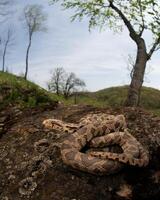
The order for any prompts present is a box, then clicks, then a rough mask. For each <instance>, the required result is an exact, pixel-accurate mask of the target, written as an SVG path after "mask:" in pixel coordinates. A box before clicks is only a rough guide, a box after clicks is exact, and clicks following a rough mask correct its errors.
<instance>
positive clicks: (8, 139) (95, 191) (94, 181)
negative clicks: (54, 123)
mask: <svg viewBox="0 0 160 200" xmlns="http://www.w3.org/2000/svg"><path fill="white" fill-rule="evenodd" d="M99 112H103V113H108V114H124V115H125V117H126V121H127V125H128V129H129V131H130V132H131V133H132V134H133V135H134V136H135V137H136V138H137V140H139V141H140V142H141V143H142V144H143V146H144V147H145V148H146V149H148V151H149V155H150V163H149V165H148V166H147V167H145V168H136V167H130V166H126V167H125V168H124V169H123V170H122V171H120V172H119V173H117V174H113V175H110V176H96V175H92V174H88V173H85V172H81V171H78V170H74V169H72V168H70V167H68V166H66V165H65V164H63V162H62V160H61V155H60V144H61V142H63V140H64V139H65V137H66V133H60V132H56V131H54V130H49V129H46V128H44V127H43V125H42V122H43V120H44V119H48V118H53V117H55V118H58V119H62V120H64V121H67V122H78V120H79V119H80V118H81V117H83V116H85V115H86V114H88V113H99ZM159 156H160V118H159V117H157V116H155V115H153V114H151V113H149V112H147V111H144V110H143V109H140V108H137V109H133V108H119V109H107V108H106V109H99V108H93V107H91V106H82V105H75V106H68V107H65V106H63V105H60V106H59V107H57V108H52V107H50V108H46V109H45V108H43V109H26V110H23V111H22V110H20V109H18V108H16V107H9V108H6V109H5V110H2V111H1V112H0V199H1V200H22V199H23V200H25V199H31V200H111V199H112V200H114V199H115V200H121V199H134V200H138V199H141V200H147V199H154V200H159V199H160V159H159Z"/></svg>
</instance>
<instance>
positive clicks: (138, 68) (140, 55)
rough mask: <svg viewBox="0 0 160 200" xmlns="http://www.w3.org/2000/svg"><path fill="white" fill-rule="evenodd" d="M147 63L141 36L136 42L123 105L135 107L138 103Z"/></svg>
mask: <svg viewBox="0 0 160 200" xmlns="http://www.w3.org/2000/svg"><path fill="white" fill-rule="evenodd" d="M146 63H147V52H146V45H145V42H144V40H143V39H142V38H140V39H139V42H138V43H137V57H136V63H135V66H134V71H133V77H132V80H131V83H130V86H129V90H128V96H127V99H126V102H125V106H131V107H136V106H138V105H139V103H140V91H141V88H142V84H143V79H144V74H145V68H146Z"/></svg>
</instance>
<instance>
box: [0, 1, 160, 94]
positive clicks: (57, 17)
mask: <svg viewBox="0 0 160 200" xmlns="http://www.w3.org/2000/svg"><path fill="white" fill-rule="evenodd" d="M13 1H14V4H12V10H13V12H12V15H11V16H10V18H9V20H8V21H7V22H5V23H3V25H2V28H1V35H2V36H3V35H4V33H5V30H7V28H8V26H11V27H12V29H13V30H14V31H13V32H14V45H13V46H12V47H10V49H9V52H8V54H7V57H6V67H7V68H8V69H9V71H10V72H12V73H15V74H18V75H19V74H22V73H24V71H25V55H26V48H27V45H28V35H27V29H26V27H25V23H24V21H23V20H21V19H22V16H23V9H24V6H25V5H26V4H41V5H43V6H44V12H46V13H47V15H48V19H47V22H46V26H47V31H46V32H38V33H35V34H34V35H33V41H32V46H31V49H30V55H29V72H28V79H29V80H31V81H34V82H35V83H37V84H39V85H40V86H42V87H44V88H46V87H47V82H48V81H49V79H50V78H51V71H52V70H54V68H56V67H63V68H64V69H65V70H66V71H67V72H74V73H75V74H76V75H77V77H79V78H81V79H82V80H84V81H85V83H86V90H89V91H97V90H100V89H104V88H108V87H111V86H118V85H126V84H129V83H130V76H129V70H128V69H127V58H128V55H129V54H131V55H135V53H136V46H135V44H134V43H133V42H132V41H131V39H130V38H129V35H128V32H127V30H126V29H124V30H123V32H122V33H120V34H119V33H113V31H111V30H109V28H106V30H104V31H99V29H94V30H92V31H91V32H89V31H88V20H87V18H85V19H84V20H82V21H81V22H79V21H74V22H71V20H70V17H71V16H72V15H73V14H74V12H73V11H72V10H65V11H64V10H63V9H62V8H61V7H60V5H59V4H55V5H50V4H49V0H13ZM146 40H147V41H149V43H150V42H151V40H150V36H149V35H147V34H146ZM0 58H1V57H0ZM159 65H160V51H159V52H156V53H155V54H154V55H153V57H152V60H151V61H150V62H149V65H148V66H147V69H146V71H147V73H146V78H145V82H144V85H145V86H149V87H154V88H158V89H160V78H159V77H160V66H159Z"/></svg>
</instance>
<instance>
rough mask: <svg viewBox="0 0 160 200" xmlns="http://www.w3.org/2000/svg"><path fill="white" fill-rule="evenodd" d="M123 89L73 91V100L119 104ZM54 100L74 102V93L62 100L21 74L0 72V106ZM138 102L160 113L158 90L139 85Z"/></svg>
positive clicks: (39, 103) (106, 105) (92, 103)
mask: <svg viewBox="0 0 160 200" xmlns="http://www.w3.org/2000/svg"><path fill="white" fill-rule="evenodd" d="M127 91H128V86H120V87H111V88H107V89H103V90H99V91H97V92H83V93H79V94H78V95H77V97H76V103H77V104H87V105H93V106H98V107H110V106H111V107H119V106H122V105H123V104H124V101H125V99H126V96H127ZM58 100H60V101H62V102H64V103H65V104H73V103H75V97H74V96H72V97H71V98H69V99H68V100H64V99H63V98H62V97H57V96H56V95H55V94H52V93H50V92H47V91H46V90H44V89H42V88H41V87H39V86H38V85H36V84H34V83H32V82H30V81H26V80H24V79H23V78H21V77H18V76H15V75H12V74H9V73H3V72H0V108H2V107H4V106H6V105H15V104H16V105H18V106H20V107H35V106H43V105H47V104H52V103H54V102H55V101H58ZM140 106H141V107H143V108H145V109H148V110H152V111H154V112H155V113H157V114H160V90H157V89H154V88H149V87H143V88H142V92H141V105H140Z"/></svg>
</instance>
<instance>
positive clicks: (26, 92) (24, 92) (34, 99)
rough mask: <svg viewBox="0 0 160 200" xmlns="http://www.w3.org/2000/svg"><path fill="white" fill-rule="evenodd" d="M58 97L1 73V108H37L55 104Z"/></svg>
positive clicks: (20, 79)
mask: <svg viewBox="0 0 160 200" xmlns="http://www.w3.org/2000/svg"><path fill="white" fill-rule="evenodd" d="M56 100H57V97H56V96H54V95H51V94H50V93H49V92H47V91H46V90H44V89H42V88H41V87H39V86H38V85H36V84H34V83H32V82H30V81H26V80H24V79H23V78H21V77H18V76H16V75H13V74H9V73H6V72H0V108H3V107H4V106H8V105H10V106H14V105H17V106H18V107H22V108H24V107H36V106H43V105H48V104H55V101H56Z"/></svg>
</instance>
